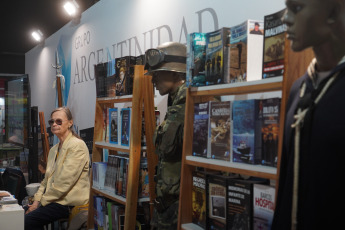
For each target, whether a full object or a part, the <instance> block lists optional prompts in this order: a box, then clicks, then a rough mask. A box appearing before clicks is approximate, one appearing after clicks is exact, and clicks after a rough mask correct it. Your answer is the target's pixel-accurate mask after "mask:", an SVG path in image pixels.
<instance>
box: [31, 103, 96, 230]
mask: <svg viewBox="0 0 345 230" xmlns="http://www.w3.org/2000/svg"><path fill="white" fill-rule="evenodd" d="M48 122H49V125H50V127H51V130H52V132H53V134H55V135H56V136H57V137H58V139H59V143H58V144H56V145H54V146H53V147H52V148H51V149H50V151H49V155H48V160H47V168H46V174H45V177H44V179H43V181H42V182H41V186H40V187H39V189H38V191H37V193H36V194H35V196H34V202H33V204H32V205H29V206H28V209H27V211H26V213H25V229H30V230H33V229H43V226H44V225H46V224H49V223H51V222H52V221H55V220H58V219H61V218H68V217H69V212H70V210H71V209H72V208H73V207H74V206H80V205H85V204H88V202H89V191H90V183H89V151H88V148H87V147H86V144H85V142H84V141H83V140H81V139H80V137H79V136H78V135H77V134H76V133H74V131H73V118H72V113H71V111H70V110H69V109H68V108H67V107H60V108H57V109H55V110H54V111H53V112H52V113H51V119H50V120H49V121H48Z"/></svg>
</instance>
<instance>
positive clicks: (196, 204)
mask: <svg viewBox="0 0 345 230" xmlns="http://www.w3.org/2000/svg"><path fill="white" fill-rule="evenodd" d="M192 178H193V186H192V222H193V223H194V224H197V225H199V226H200V227H202V228H204V229H206V173H205V172H202V171H193V172H192Z"/></svg>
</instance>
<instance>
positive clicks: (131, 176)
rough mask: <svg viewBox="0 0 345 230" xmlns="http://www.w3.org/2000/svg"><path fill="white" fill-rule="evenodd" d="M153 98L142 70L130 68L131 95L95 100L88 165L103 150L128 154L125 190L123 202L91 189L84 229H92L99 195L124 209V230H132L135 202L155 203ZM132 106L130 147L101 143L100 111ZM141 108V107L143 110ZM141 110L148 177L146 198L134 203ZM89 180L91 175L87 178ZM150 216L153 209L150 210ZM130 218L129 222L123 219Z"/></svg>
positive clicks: (136, 189) (127, 219)
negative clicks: (86, 222)
mask: <svg viewBox="0 0 345 230" xmlns="http://www.w3.org/2000/svg"><path fill="white" fill-rule="evenodd" d="M153 99H154V97H153V85H152V83H151V76H145V75H144V66H143V65H136V66H135V67H134V79H133V95H128V96H117V97H112V98H97V100H96V109H95V126H94V145H93V150H92V162H100V161H102V154H103V149H108V150H110V151H109V154H117V151H121V152H128V153H129V165H128V177H127V189H126V198H124V197H122V196H117V195H115V194H113V193H109V192H108V191H106V190H99V189H96V188H95V187H93V186H92V180H91V191H90V203H89V214H88V228H89V229H90V228H93V226H94V209H93V196H94V195H101V196H104V197H106V198H108V199H110V200H111V201H114V202H117V203H119V204H123V205H125V228H124V229H135V224H136V222H135V221H133V220H135V219H133V218H131V217H135V216H136V213H137V205H138V202H145V201H146V202H149V201H150V203H153V202H152V201H153V200H154V199H155V189H154V188H155V184H154V183H152V182H153V181H154V180H153V176H154V166H155V165H156V164H157V157H156V155H155V154H154V146H153V141H152V137H153V132H154V129H155V124H156V122H155V114H154V111H155V109H154V100H153ZM127 102H131V103H132V111H131V118H130V119H131V125H130V129H131V131H130V143H129V146H122V145H120V144H112V143H108V142H104V141H102V132H103V114H102V111H103V109H104V108H113V107H115V106H116V103H127ZM144 105H145V106H144ZM143 107H145V114H144V116H145V117H144V120H145V133H146V140H147V142H146V143H147V144H146V145H147V146H145V149H146V152H147V164H148V174H149V183H150V184H149V193H150V197H149V198H140V199H138V188H139V169H140V157H141V151H142V150H143V148H142V146H141V130H142V116H143V114H142V111H143ZM91 178H92V175H91ZM150 209H151V213H152V210H153V207H150ZM127 217H130V218H127Z"/></svg>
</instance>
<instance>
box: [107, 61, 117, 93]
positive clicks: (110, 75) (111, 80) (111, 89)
mask: <svg viewBox="0 0 345 230" xmlns="http://www.w3.org/2000/svg"><path fill="white" fill-rule="evenodd" d="M106 76H107V77H106V87H107V97H115V94H116V93H115V89H116V74H115V59H113V60H111V61H109V62H108V63H107V75H106Z"/></svg>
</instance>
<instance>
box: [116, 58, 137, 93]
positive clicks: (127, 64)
mask: <svg viewBox="0 0 345 230" xmlns="http://www.w3.org/2000/svg"><path fill="white" fill-rule="evenodd" d="M135 63H136V57H133V56H126V57H121V58H117V59H116V96H124V95H131V94H133V77H134V65H135Z"/></svg>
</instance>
